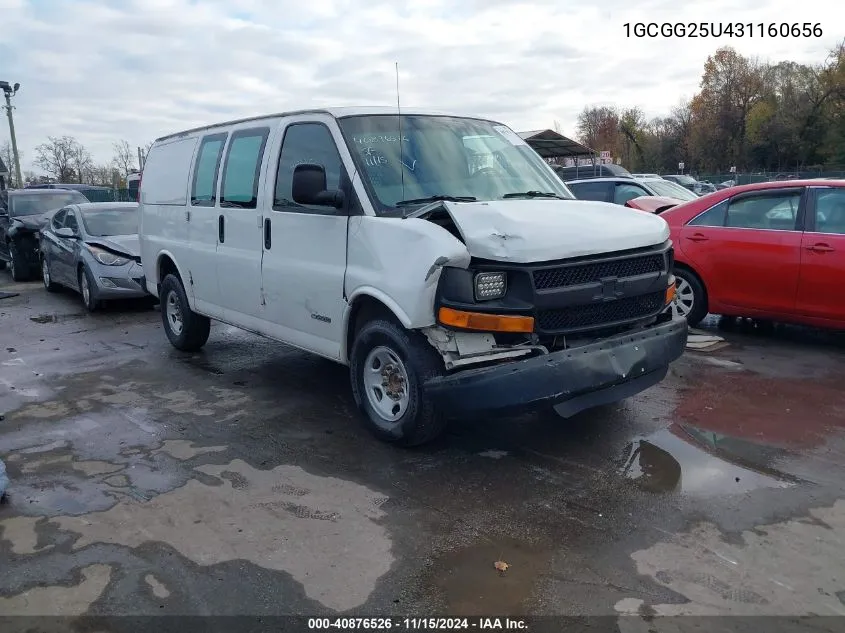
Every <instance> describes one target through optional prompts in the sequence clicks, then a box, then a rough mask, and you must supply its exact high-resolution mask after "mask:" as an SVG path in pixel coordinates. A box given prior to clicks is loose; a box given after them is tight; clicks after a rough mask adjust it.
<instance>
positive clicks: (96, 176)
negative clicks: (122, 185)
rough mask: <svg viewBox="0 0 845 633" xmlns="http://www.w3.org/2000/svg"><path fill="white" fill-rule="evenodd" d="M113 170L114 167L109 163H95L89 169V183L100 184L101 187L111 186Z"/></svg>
mask: <svg viewBox="0 0 845 633" xmlns="http://www.w3.org/2000/svg"><path fill="white" fill-rule="evenodd" d="M113 171H114V167H112V166H111V165H108V164H106V165H96V166H95V167H94V168H93V169H92V170H91V184H92V185H101V186H103V187H111V186H112V184H113V183H112V174H113Z"/></svg>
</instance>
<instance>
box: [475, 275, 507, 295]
mask: <svg viewBox="0 0 845 633" xmlns="http://www.w3.org/2000/svg"><path fill="white" fill-rule="evenodd" d="M506 290H507V276H506V275H505V273H478V274H476V275H475V300H476V301H490V300H491V299H501V298H502V297H504V296H505V291H506Z"/></svg>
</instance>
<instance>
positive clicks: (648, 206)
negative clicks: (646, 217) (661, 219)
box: [625, 196, 683, 214]
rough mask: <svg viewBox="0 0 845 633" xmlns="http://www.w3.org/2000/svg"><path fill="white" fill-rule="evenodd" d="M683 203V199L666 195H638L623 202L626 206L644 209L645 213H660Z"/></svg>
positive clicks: (639, 209)
mask: <svg viewBox="0 0 845 633" xmlns="http://www.w3.org/2000/svg"><path fill="white" fill-rule="evenodd" d="M681 203H683V200H679V199H678V198H668V197H666V196H640V197H639V198H631V199H630V200H628V201H627V202H625V206H626V207H630V208H631V209H637V210H638V211H645V212H647V213H655V214H660V213H663V212H664V211H666V210H667V209H671V208H672V207H676V206H678V205H679V204H681Z"/></svg>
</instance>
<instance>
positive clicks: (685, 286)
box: [672, 277, 695, 318]
mask: <svg viewBox="0 0 845 633" xmlns="http://www.w3.org/2000/svg"><path fill="white" fill-rule="evenodd" d="M694 305H695V292H694V291H693V289H692V284H690V283H689V282H688V281H687V280H686V279H683V278H681V277H678V278H677V279H676V280H675V298H674V299H672V314H673V315H675V316H682V317H684V318H686V317H688V316H689V313H690V312H692V309H693V306H694Z"/></svg>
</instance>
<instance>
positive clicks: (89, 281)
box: [78, 266, 100, 312]
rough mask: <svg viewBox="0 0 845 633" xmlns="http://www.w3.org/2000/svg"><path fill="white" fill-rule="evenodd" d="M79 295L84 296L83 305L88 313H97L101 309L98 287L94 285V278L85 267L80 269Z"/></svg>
mask: <svg viewBox="0 0 845 633" xmlns="http://www.w3.org/2000/svg"><path fill="white" fill-rule="evenodd" d="M78 275H79V294H80V295H82V303H83V304H84V305H85V309H86V310H88V312H96V311H97V309H98V308H99V307H100V302H99V300H98V299H97V291H96V286H95V285H94V276H93V275H92V274H91V272H90V271H89V270H88V269H87V268H86V267H85V266H82V267H81V268H80V269H79V273H78Z"/></svg>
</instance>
